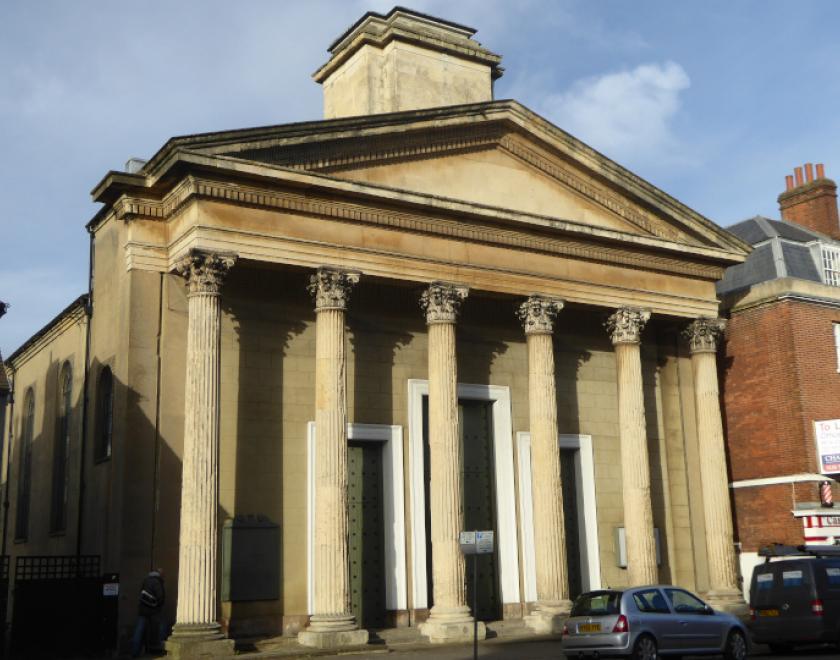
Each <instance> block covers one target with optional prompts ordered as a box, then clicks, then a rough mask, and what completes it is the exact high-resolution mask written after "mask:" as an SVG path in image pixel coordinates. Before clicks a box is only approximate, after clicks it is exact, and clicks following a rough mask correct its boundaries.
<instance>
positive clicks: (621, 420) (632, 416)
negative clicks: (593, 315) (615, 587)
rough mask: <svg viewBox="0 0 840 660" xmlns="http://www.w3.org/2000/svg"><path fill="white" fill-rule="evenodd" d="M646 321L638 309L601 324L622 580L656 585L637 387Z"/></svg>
mask: <svg viewBox="0 0 840 660" xmlns="http://www.w3.org/2000/svg"><path fill="white" fill-rule="evenodd" d="M649 318H650V312H649V311H648V310H644V309H635V308H632V307H623V308H621V309H619V310H617V311H616V312H615V313H614V314H612V315H611V316H610V317H609V318H608V319H607V322H606V328H607V332H608V333H609V335H610V339H611V340H612V343H613V346H614V349H615V362H616V376H617V380H618V424H619V435H620V443H621V485H622V496H623V500H624V535H625V544H626V548H627V579H628V582H629V584H631V585H640V584H655V583H656V582H658V574H659V571H658V570H657V566H656V540H655V538H654V532H653V508H652V504H651V498H650V461H649V458H648V445H647V426H646V422H645V399H644V391H643V388H642V361H641V352H640V349H639V344H640V342H641V333H642V330H643V329H644V327H645V324H646V323H647V321H648V319H649Z"/></svg>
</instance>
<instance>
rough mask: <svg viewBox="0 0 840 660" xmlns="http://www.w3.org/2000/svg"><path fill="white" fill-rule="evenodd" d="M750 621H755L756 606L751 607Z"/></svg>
mask: <svg viewBox="0 0 840 660" xmlns="http://www.w3.org/2000/svg"><path fill="white" fill-rule="evenodd" d="M750 621H755V608H754V607H751V608H750Z"/></svg>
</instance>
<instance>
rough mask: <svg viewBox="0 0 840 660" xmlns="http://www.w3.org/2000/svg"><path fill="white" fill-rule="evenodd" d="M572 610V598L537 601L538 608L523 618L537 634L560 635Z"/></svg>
mask: <svg viewBox="0 0 840 660" xmlns="http://www.w3.org/2000/svg"><path fill="white" fill-rule="evenodd" d="M571 611H572V601H570V600H559V601H544V602H539V603H537V609H536V610H534V611H533V612H531V614H528V615H527V616H524V617H523V619H524V621H525V625H526V626H528V627H529V628H530V629H531V630H533V631H534V632H535V633H536V634H537V635H559V634H560V633H561V632H563V624H564V623H565V621H566V619H568V618H569V612H571Z"/></svg>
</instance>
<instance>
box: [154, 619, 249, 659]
mask: <svg viewBox="0 0 840 660" xmlns="http://www.w3.org/2000/svg"><path fill="white" fill-rule="evenodd" d="M233 644H234V642H233V640H232V639H227V638H226V637H225V636H224V635H223V634H222V630H221V628H220V626H219V624H218V623H212V624H202V623H195V624H194V623H186V624H185V623H176V624H175V627H174V629H173V630H172V635H170V637H169V639H167V640H166V644H165V647H166V657H167V658H175V659H176V660H179V659H180V658H185V659H192V658H220V657H230V656H232V655H233Z"/></svg>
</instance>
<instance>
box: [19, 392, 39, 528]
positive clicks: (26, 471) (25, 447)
mask: <svg viewBox="0 0 840 660" xmlns="http://www.w3.org/2000/svg"><path fill="white" fill-rule="evenodd" d="M34 430H35V393H34V392H33V391H32V388H31V387H30V388H29V389H28V390H26V395H25V396H24V398H23V424H22V426H21V431H20V441H19V442H18V451H19V452H20V458H19V460H18V493H17V495H18V497H17V509H16V511H15V539H16V540H20V541H25V540H26V537H27V535H28V534H29V496H30V493H31V492H32V434H33V432H34Z"/></svg>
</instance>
